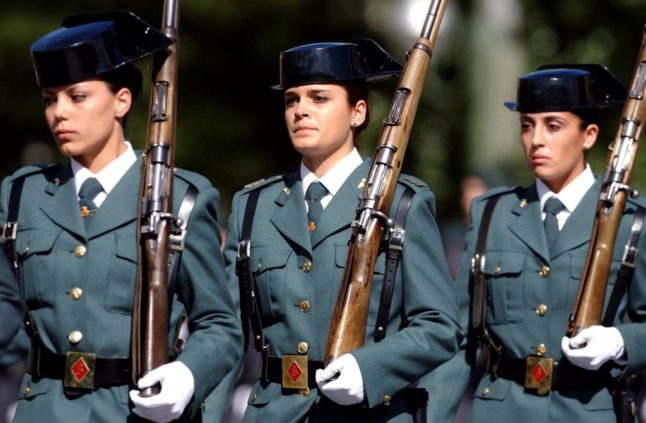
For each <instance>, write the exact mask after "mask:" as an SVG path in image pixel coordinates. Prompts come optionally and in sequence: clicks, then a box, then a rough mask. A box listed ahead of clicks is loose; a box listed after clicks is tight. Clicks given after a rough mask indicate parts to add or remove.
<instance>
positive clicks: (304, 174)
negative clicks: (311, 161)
mask: <svg viewBox="0 0 646 423" xmlns="http://www.w3.org/2000/svg"><path fill="white" fill-rule="evenodd" d="M361 163H363V159H362V158H361V155H360V154H359V152H358V151H357V149H356V148H353V149H352V151H351V152H350V153H349V154H348V155H347V156H345V157H344V158H342V159H341V160H339V161H338V162H337V163H336V164H335V165H334V166H332V168H331V169H330V170H328V171H327V172H326V173H325V175H323V176H322V177H321V178H318V177H317V176H316V175H315V174H314V173H313V172H312V171H311V170H309V169H308V168H307V166H305V164H304V163H303V162H301V168H300V174H301V181H302V182H303V195H305V192H306V191H307V188H308V187H309V186H310V184H311V183H312V182H315V181H319V182H321V183H322V184H323V186H324V187H325V188H326V189H327V190H328V195H326V196H325V197H323V199H322V200H321V204H322V205H323V207H325V206H327V205H328V203H329V202H330V201H331V200H332V197H333V196H334V195H335V194H336V193H337V192H338V191H339V189H341V186H342V185H343V183H344V182H345V181H346V179H348V176H350V174H351V173H352V172H354V170H355V169H356V168H357V167H359V165H361Z"/></svg>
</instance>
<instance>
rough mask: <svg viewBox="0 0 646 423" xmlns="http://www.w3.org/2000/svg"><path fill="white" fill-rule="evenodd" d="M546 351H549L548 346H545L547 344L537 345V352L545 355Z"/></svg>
mask: <svg viewBox="0 0 646 423" xmlns="http://www.w3.org/2000/svg"><path fill="white" fill-rule="evenodd" d="M545 353H547V347H546V346H545V344H538V345H536V354H538V355H540V356H543V355H545Z"/></svg>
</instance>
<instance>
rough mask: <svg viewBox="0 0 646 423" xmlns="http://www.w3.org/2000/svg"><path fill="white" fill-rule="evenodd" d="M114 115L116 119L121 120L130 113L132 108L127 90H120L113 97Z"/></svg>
mask: <svg viewBox="0 0 646 423" xmlns="http://www.w3.org/2000/svg"><path fill="white" fill-rule="evenodd" d="M114 101H115V114H116V117H117V118H122V117H124V116H125V115H126V114H128V112H129V111H130V107H132V93H131V92H130V90H129V89H128V88H125V87H124V88H121V89H120V90H119V91H117V93H116V94H115V95H114Z"/></svg>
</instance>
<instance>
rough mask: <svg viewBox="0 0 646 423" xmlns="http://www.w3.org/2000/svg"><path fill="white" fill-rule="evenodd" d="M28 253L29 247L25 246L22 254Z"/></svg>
mask: <svg viewBox="0 0 646 423" xmlns="http://www.w3.org/2000/svg"><path fill="white" fill-rule="evenodd" d="M28 252H29V245H25V248H23V250H22V253H23V254H27V253H28Z"/></svg>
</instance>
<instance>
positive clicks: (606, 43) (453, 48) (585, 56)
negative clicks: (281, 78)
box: [0, 0, 646, 222]
mask: <svg viewBox="0 0 646 423" xmlns="http://www.w3.org/2000/svg"><path fill="white" fill-rule="evenodd" d="M485 1H490V0H451V1H450V4H449V7H450V8H451V16H452V25H451V27H452V29H451V30H450V31H449V32H448V33H447V34H444V35H442V36H441V37H440V39H439V40H438V43H440V44H441V48H438V51H437V53H436V54H435V55H434V57H433V60H432V63H431V71H430V73H429V77H428V79H427V81H426V85H425V93H424V96H423V99H422V103H421V104H420V109H419V111H418V116H422V117H421V118H419V119H417V120H416V123H415V127H414V129H413V137H412V140H411V143H410V144H409V152H408V153H407V156H406V161H405V168H404V171H406V172H409V173H414V174H416V175H418V176H420V177H421V178H422V179H424V180H426V181H427V182H428V183H429V185H430V186H431V188H432V189H433V190H434V191H435V192H436V194H437V197H438V213H439V215H440V217H442V216H443V215H450V214H455V213H458V212H457V211H456V209H457V204H458V197H459V181H460V179H461V177H462V176H463V175H464V174H466V173H467V172H468V171H469V170H470V169H469V168H468V167H469V166H470V165H469V162H470V160H467V159H468V158H469V157H470V153H469V152H470V148H469V145H470V143H472V142H477V140H469V139H468V135H467V134H468V131H467V127H466V124H465V122H467V121H468V119H466V117H468V116H469V114H470V113H477V110H474V108H473V107H471V106H470V104H471V101H472V99H473V96H476V95H478V93H477V92H473V91H472V90H470V89H469V84H468V83H467V78H468V75H467V70H468V69H473V68H474V67H475V68H476V71H477V67H478V63H473V62H472V60H471V57H470V54H469V47H470V46H469V40H470V37H471V32H470V31H471V27H472V26H473V22H474V21H475V20H477V19H479V17H478V15H477V9H478V8H477V7H476V5H477V4H478V3H479V2H485ZM518 1H519V10H520V11H521V13H522V25H521V30H520V31H519V32H518V34H514V36H515V37H517V38H518V40H519V41H520V45H522V46H525V48H524V49H523V51H519V52H518V54H522V55H524V56H525V57H526V58H527V62H528V67H527V71H529V70H532V69H535V68H536V66H537V65H539V64H541V63H548V62H593V61H598V62H602V63H605V64H607V65H608V66H609V67H610V68H611V69H612V70H613V71H614V72H615V74H616V75H617V76H618V77H620V78H621V79H622V80H624V81H626V82H627V81H628V80H629V78H630V75H631V73H632V69H633V66H634V62H635V57H636V54H637V51H638V48H639V45H640V42H641V30H642V26H643V21H642V20H641V19H642V16H640V12H642V11H643V5H642V4H641V1H642V0H615V1H613V2H606V1H601V0H568V1H567V2H564V1H557V0H518ZM387 5H390V6H391V7H394V8H398V7H404V5H405V2H404V1H403V0H318V1H311V0H265V1H254V0H236V1H230V0H190V1H183V2H182V3H181V21H180V31H179V33H180V42H181V44H180V74H179V103H180V104H179V126H178V148H177V157H176V163H177V165H178V166H181V167H184V168H188V169H192V170H195V171H198V172H200V173H202V174H204V175H206V176H207V177H209V178H210V179H211V181H212V182H213V184H214V185H215V186H216V187H218V188H219V189H220V191H221V194H222V206H221V209H222V210H221V211H222V214H223V216H222V221H223V222H224V221H225V220H226V216H227V214H228V212H229V202H230V200H231V196H232V195H233V193H234V192H235V191H236V190H238V189H240V188H241V187H242V186H243V185H244V184H246V183H249V182H252V181H254V180H257V179H259V178H262V177H266V176H270V175H273V174H277V173H282V172H289V171H292V170H294V169H296V166H297V164H298V156H297V155H296V154H295V153H294V152H293V151H292V149H291V147H290V144H289V139H288V137H287V134H286V131H285V129H284V123H283V117H282V98H281V95H280V93H279V92H276V91H272V90H271V89H270V87H271V86H272V85H274V84H276V83H277V81H278V54H279V52H280V51H283V50H285V49H288V48H290V47H293V46H295V45H298V44H303V43H307V42H315V41H324V40H331V39H343V38H352V37H358V36H369V37H373V38H374V39H376V40H377V41H378V42H380V43H382V44H383V45H384V46H385V47H386V48H387V50H389V51H390V52H391V54H392V55H393V56H394V57H395V58H396V59H398V60H400V61H403V60H404V53H405V50H406V49H408V48H409V47H410V46H411V45H412V43H413V41H414V36H402V35H401V34H400V35H399V37H394V36H393V29H392V28H390V29H388V28H386V27H385V25H386V24H383V26H379V25H374V24H373V25H371V26H369V25H368V23H367V20H366V14H367V13H373V12H374V10H375V9H376V8H378V7H381V6H384V7H385V6H387ZM400 5H401V6H400ZM161 8H162V1H161V0H158V1H152V0H138V1H136V2H135V1H129V2H128V1H120V0H92V1H90V2H81V3H79V2H78V1H72V0H60V1H57V2H46V1H44V0H22V1H20V2H10V4H8V5H5V6H4V8H3V13H2V14H1V15H0V45H2V48H1V49H0V94H1V95H2V100H0V116H2V118H1V119H2V122H3V125H2V126H3V129H4V130H3V138H4V139H3V144H2V145H3V147H4V154H2V155H0V174H2V175H7V174H9V173H11V172H13V171H14V170H15V169H16V168H18V167H19V166H21V165H23V164H26V163H33V162H35V161H42V160H60V157H58V156H57V153H56V150H55V147H54V144H53V142H52V141H51V137H50V135H49V133H48V130H47V128H46V126H45V123H44V119H43V115H42V107H41V105H40V102H39V98H40V93H39V90H38V88H37V87H36V85H35V83H34V78H33V71H32V68H31V62H30V57H29V46H30V45H31V43H32V42H33V41H34V40H35V39H37V38H38V37H40V36H41V35H43V34H44V33H46V32H48V31H51V30H53V29H55V28H56V27H58V25H59V24H60V22H61V20H62V18H63V17H64V16H67V15H69V14H73V13H81V12H89V11H97V10H108V9H130V10H132V11H134V12H135V13H137V14H138V15H140V16H141V17H143V18H144V19H145V20H147V21H148V22H150V23H152V24H154V25H157V24H158V23H159V22H160V20H161ZM366 11H367V12H366ZM391 20H392V19H391ZM390 25H391V26H393V27H395V28H397V27H398V26H399V27H401V26H403V25H404V23H403V22H393V23H391V24H390ZM438 47H440V46H438ZM492 48H495V46H492ZM143 70H144V75H145V77H146V78H148V77H149V75H150V69H149V63H147V62H145V61H144V63H143ZM395 84H396V81H391V82H388V83H385V84H382V86H381V87H379V89H378V90H377V91H376V92H375V94H374V97H373V99H372V101H373V105H372V106H373V114H372V117H373V124H372V125H371V127H370V128H369V130H368V131H367V133H366V134H365V135H364V140H363V143H364V144H363V146H362V153H363V154H364V155H372V152H373V149H374V145H375V141H376V140H377V137H378V134H379V131H380V129H381V125H380V121H381V117H382V116H384V115H385V113H386V111H387V110H388V108H389V106H390V100H391V97H392V93H393V91H394V87H395ZM147 102H148V100H147V92H144V93H143V95H142V96H141V97H140V98H139V100H138V101H137V103H136V106H135V110H134V111H133V113H132V116H131V117H130V120H129V131H130V133H131V138H132V140H133V143H134V145H135V147H136V148H142V147H143V146H144V144H145V137H146V124H147V118H146V114H147V108H148V104H147ZM494 106H495V107H499V105H498V104H492V107H494ZM616 123H617V117H616V116H614V120H610V124H609V125H608V126H607V128H606V132H609V134H605V133H604V134H603V136H602V139H601V141H602V142H601V144H603V143H606V144H607V142H606V140H610V139H611V138H612V136H614V130H615V128H616ZM492 124H494V125H495V124H496V123H495V122H493V123H492ZM491 148H496V147H495V146H492V147H491ZM43 150H44V152H43ZM518 153H519V154H518V160H512V161H510V162H505V163H492V165H499V166H502V167H505V168H507V169H511V171H512V172H514V173H518V174H519V175H524V177H525V178H526V176H527V175H526V171H524V164H523V163H522V160H521V158H520V149H519V150H518ZM593 160H595V161H596V163H598V164H597V165H595V168H596V170H597V171H598V172H600V171H601V169H602V166H603V165H602V164H601V163H602V162H603V161H605V150H604V149H603V148H597V149H596V152H595V154H594V156H593ZM645 160H646V157H644V158H643V159H640V164H641V163H643V162H644V161H645ZM640 166H641V165H640ZM636 178H638V182H639V184H641V185H643V184H644V176H643V175H641V174H640V173H639V172H638V173H637V175H636Z"/></svg>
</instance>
